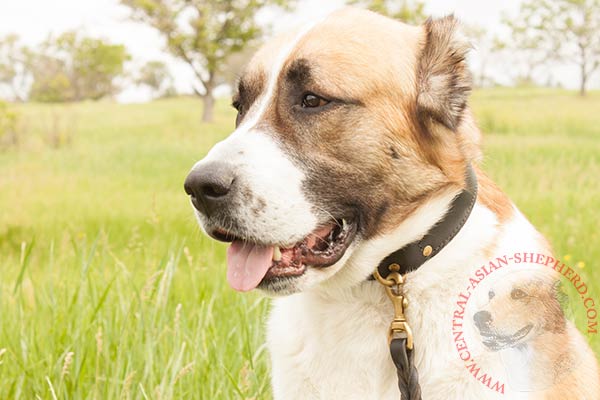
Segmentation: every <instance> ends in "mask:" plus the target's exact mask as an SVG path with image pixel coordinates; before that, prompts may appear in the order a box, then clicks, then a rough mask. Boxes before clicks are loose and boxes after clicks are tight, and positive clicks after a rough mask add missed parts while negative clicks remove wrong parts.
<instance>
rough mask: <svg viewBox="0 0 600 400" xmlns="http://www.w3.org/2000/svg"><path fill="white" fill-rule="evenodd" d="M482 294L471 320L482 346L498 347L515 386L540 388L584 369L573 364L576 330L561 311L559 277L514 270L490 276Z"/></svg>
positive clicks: (563, 381)
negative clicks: (494, 278)
mask: <svg viewBox="0 0 600 400" xmlns="http://www.w3.org/2000/svg"><path fill="white" fill-rule="evenodd" d="M487 298H488V300H489V301H488V303H487V304H486V305H485V307H483V308H481V309H480V310H479V311H477V312H476V313H475V314H474V315H473V322H474V324H475V327H476V328H477V330H478V331H479V335H480V337H481V342H482V344H483V345H484V347H485V348H486V349H487V350H489V351H491V352H498V354H499V356H500V359H501V361H502V364H503V365H504V366H505V370H506V373H507V382H508V384H509V385H510V386H511V387H512V388H513V389H514V390H516V391H520V392H542V393H543V392H544V391H549V390H551V389H552V390H555V389H556V388H555V387H554V386H555V385H564V386H569V385H570V384H571V383H570V382H573V381H572V379H574V376H575V374H577V375H578V376H579V377H581V375H582V374H585V371H579V370H578V368H577V365H579V364H580V363H581V361H582V359H581V358H580V356H579V355H578V350H577V349H578V348H579V347H580V343H578V341H579V335H578V334H576V328H575V327H574V325H573V324H572V323H571V322H570V321H568V320H567V319H566V318H565V315H564V313H563V307H562V304H563V303H564V301H565V300H566V294H564V293H563V292H562V291H561V290H560V281H559V280H558V278H556V277H554V276H549V275H547V274H541V273H537V272H532V271H519V272H513V273H511V274H510V275H508V276H505V277H504V278H503V279H502V280H497V281H495V282H494V283H493V284H492V285H491V286H490V287H489V290H488V293H487ZM561 392H562V391H561ZM542 393H540V395H542ZM541 398H546V397H543V395H542V397H541ZM572 398H577V399H579V398H584V397H577V396H575V397H572Z"/></svg>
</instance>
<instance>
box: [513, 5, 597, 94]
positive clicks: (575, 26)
mask: <svg viewBox="0 0 600 400" xmlns="http://www.w3.org/2000/svg"><path fill="white" fill-rule="evenodd" d="M505 22H506V24H507V25H508V27H509V28H510V29H511V31H512V37H513V41H514V44H515V46H516V47H518V48H520V49H522V50H523V51H524V52H526V53H527V54H528V57H529V65H530V66H531V68H530V70H529V75H530V76H531V75H533V70H534V69H535V68H537V67H538V66H540V65H543V64H545V63H546V62H548V61H549V60H556V61H562V62H568V63H575V64H576V65H577V66H578V67H579V70H580V80H579V93H580V95H581V96H585V93H586V90H587V83H588V81H589V78H590V76H591V75H592V74H593V73H594V72H595V71H596V70H597V69H598V68H599V67H600V34H599V33H598V32H600V0H528V1H526V2H524V3H523V4H522V5H521V11H520V13H519V16H518V17H517V18H513V19H508V18H505Z"/></svg>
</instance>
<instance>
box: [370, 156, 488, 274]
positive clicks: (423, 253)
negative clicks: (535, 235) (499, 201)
mask: <svg viewBox="0 0 600 400" xmlns="http://www.w3.org/2000/svg"><path fill="white" fill-rule="evenodd" d="M465 172H466V186H465V188H464V189H463V190H462V191H461V192H460V193H459V194H458V195H457V196H456V197H455V198H454V200H452V203H451V204H450V206H449V207H448V211H447V212H446V214H445V215H444V217H443V218H442V219H441V220H439V221H438V222H437V223H436V224H435V225H433V226H432V227H431V229H429V231H427V233H426V234H425V235H424V236H423V238H422V239H420V240H416V241H414V242H412V243H409V244H407V245H406V246H404V247H402V248H401V249H399V250H396V251H395V252H393V253H392V254H390V255H388V256H387V257H386V258H384V259H383V261H382V262H381V263H380V264H379V266H378V267H377V269H378V271H379V274H380V275H381V276H382V277H384V278H386V277H387V276H388V275H389V273H390V270H389V266H390V265H391V264H397V265H399V266H400V273H401V274H402V275H404V274H406V273H408V272H411V271H414V270H416V269H418V268H419V267H420V266H421V265H423V264H424V263H425V262H426V261H427V260H430V259H431V258H433V257H435V255H436V254H438V253H439V252H440V251H441V250H442V249H443V248H444V247H445V246H446V245H447V244H448V243H450V241H451V240H452V239H453V238H454V237H455V236H456V234H457V233H458V232H459V231H460V229H461V228H462V227H463V225H464V224H465V222H466V221H467V218H469V215H470V214H471V210H473V206H474V205H475V200H476V199H477V177H476V176H475V171H474V170H473V167H472V166H471V164H468V165H467V168H466V171H465ZM369 279H373V277H372V276H371V277H370V278H369Z"/></svg>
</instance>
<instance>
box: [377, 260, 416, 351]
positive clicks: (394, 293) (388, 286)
mask: <svg viewBox="0 0 600 400" xmlns="http://www.w3.org/2000/svg"><path fill="white" fill-rule="evenodd" d="M388 269H389V271H390V274H389V275H388V276H387V278H384V277H383V276H381V274H380V273H379V270H378V269H377V268H376V269H375V272H374V273H373V276H374V277H375V279H376V280H377V281H378V282H379V283H381V284H382V285H383V286H384V288H385V292H386V294H387V296H388V297H389V298H390V300H391V301H392V304H393V306H394V319H393V320H392V323H391V324H390V329H389V333H388V343H389V342H391V341H392V339H396V338H401V339H406V348H407V349H409V350H412V349H413V334H412V330H411V329H410V326H409V325H408V322H407V321H406V317H405V316H404V309H405V308H406V307H408V300H407V299H406V297H404V294H403V292H402V285H404V277H403V276H402V275H401V274H400V266H399V265H398V264H395V263H394V264H390V265H389V266H388Z"/></svg>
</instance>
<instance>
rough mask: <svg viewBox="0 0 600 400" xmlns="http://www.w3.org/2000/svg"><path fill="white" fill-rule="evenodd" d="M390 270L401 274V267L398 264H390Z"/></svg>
mask: <svg viewBox="0 0 600 400" xmlns="http://www.w3.org/2000/svg"><path fill="white" fill-rule="evenodd" d="M388 269H389V270H390V271H391V272H399V271H400V266H399V265H398V264H396V263H393V264H390V266H389V267H388Z"/></svg>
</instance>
